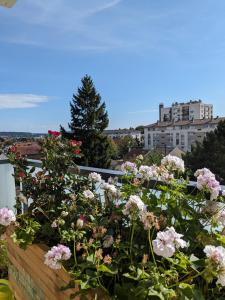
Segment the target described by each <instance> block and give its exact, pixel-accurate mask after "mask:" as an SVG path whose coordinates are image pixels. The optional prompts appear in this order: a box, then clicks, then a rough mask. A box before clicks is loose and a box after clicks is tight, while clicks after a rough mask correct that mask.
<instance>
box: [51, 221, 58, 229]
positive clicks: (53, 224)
mask: <svg viewBox="0 0 225 300" xmlns="http://www.w3.org/2000/svg"><path fill="white" fill-rule="evenodd" d="M51 227H52V228H57V227H58V224H57V220H54V221H53V222H52V224H51Z"/></svg>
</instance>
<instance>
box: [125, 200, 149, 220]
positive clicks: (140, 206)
mask: <svg viewBox="0 0 225 300" xmlns="http://www.w3.org/2000/svg"><path fill="white" fill-rule="evenodd" d="M145 210H146V206H145V204H144V202H143V201H142V200H141V198H140V197H139V196H136V195H131V196H130V198H129V200H128V201H127V203H126V205H125V208H124V209H123V214H124V215H125V216H126V215H129V216H130V217H132V215H133V213H136V212H137V213H138V215H139V216H140V217H141V213H143V211H145Z"/></svg>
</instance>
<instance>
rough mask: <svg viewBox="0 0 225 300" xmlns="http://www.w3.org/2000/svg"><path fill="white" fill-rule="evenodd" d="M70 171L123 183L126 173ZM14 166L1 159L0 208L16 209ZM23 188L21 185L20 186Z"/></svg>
mask: <svg viewBox="0 0 225 300" xmlns="http://www.w3.org/2000/svg"><path fill="white" fill-rule="evenodd" d="M28 166H30V167H35V168H38V169H41V168H42V162H41V161H40V160H34V159H28ZM70 171H71V172H73V173H78V174H80V175H86V176H88V174H89V173H91V172H96V173H99V174H101V176H102V179H104V180H106V181H107V180H108V178H110V177H113V178H115V177H117V178H118V182H119V183H120V184H122V183H123V182H122V176H123V175H124V173H123V172H122V171H117V170H110V169H101V168H93V167H85V166H78V167H77V168H70ZM13 175H14V167H13V166H12V165H11V164H10V162H9V160H8V159H0V208H1V207H8V208H10V209H14V206H15V204H16V185H15V178H14V176H13ZM157 183H158V184H159V181H157V180H154V179H152V180H150V181H149V182H148V187H149V189H157V188H156V185H157ZM160 185H167V184H166V183H165V182H160ZM196 185H197V183H196V182H194V181H190V182H189V183H188V184H187V191H188V192H191V193H195V192H197V189H196ZM20 188H21V187H20ZM222 190H225V186H221V193H222Z"/></svg>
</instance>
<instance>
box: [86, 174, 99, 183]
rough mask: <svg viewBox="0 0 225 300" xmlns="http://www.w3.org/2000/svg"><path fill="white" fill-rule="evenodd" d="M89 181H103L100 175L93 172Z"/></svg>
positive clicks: (89, 176)
mask: <svg viewBox="0 0 225 300" xmlns="http://www.w3.org/2000/svg"><path fill="white" fill-rule="evenodd" d="M88 179H89V180H91V181H92V182H95V183H97V182H101V181H102V177H101V175H100V174H98V173H96V172H92V173H90V174H89V175H88Z"/></svg>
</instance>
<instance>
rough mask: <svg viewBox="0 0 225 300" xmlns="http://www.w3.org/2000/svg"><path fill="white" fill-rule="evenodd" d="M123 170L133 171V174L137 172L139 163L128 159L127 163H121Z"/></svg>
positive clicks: (125, 171)
mask: <svg viewBox="0 0 225 300" xmlns="http://www.w3.org/2000/svg"><path fill="white" fill-rule="evenodd" d="M121 171H123V172H124V173H133V174H137V171H138V169H137V165H136V164H135V163H133V162H130V161H126V162H125V163H123V164H122V165H121Z"/></svg>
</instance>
